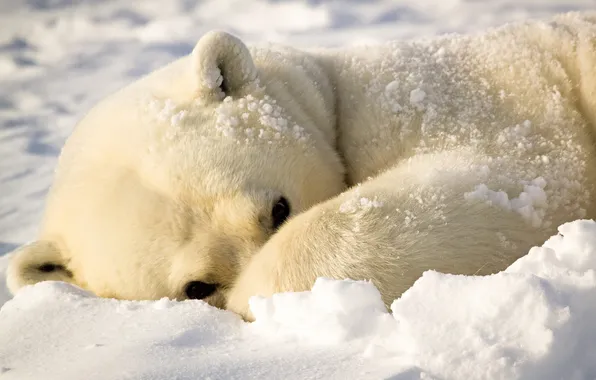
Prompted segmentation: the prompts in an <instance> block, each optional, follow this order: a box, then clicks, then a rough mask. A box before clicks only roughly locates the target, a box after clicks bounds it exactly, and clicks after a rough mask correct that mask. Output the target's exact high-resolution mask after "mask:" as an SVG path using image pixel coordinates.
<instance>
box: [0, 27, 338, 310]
mask: <svg viewBox="0 0 596 380" xmlns="http://www.w3.org/2000/svg"><path fill="white" fill-rule="evenodd" d="M333 109H334V105H333V96H332V90H331V85H330V84H329V83H328V80H327V77H326V75H325V74H324V70H323V69H321V67H320V65H319V64H318V63H317V62H316V61H315V60H314V59H313V58H311V57H309V56H308V55H307V54H306V53H301V52H297V51H291V50H287V49H281V50H275V48H271V47H270V48H268V49H266V50H265V49H261V50H259V49H254V50H252V51H249V49H248V48H247V47H246V46H245V45H244V44H243V43H242V42H241V41H240V40H238V39H237V38H235V37H233V36H231V35H229V34H226V33H223V32H211V33H209V34H207V35H205V36H204V37H203V38H201V40H200V41H199V42H198V43H197V45H196V47H195V48H194V50H193V52H192V54H190V55H189V56H187V57H184V58H182V59H180V60H178V61H175V62H173V63H172V64H170V65H168V66H166V67H164V68H162V69H160V70H158V71H156V72H153V73H151V74H150V75H148V76H147V77H145V78H143V79H141V80H139V81H138V82H136V83H134V84H132V85H130V86H128V87H126V88H124V89H123V90H120V91H119V92H117V93H115V94H113V95H111V96H109V97H108V98H106V99H105V100H104V101H102V102H101V103H100V104H98V105H97V106H96V107H94V108H93V109H92V110H91V111H90V112H89V113H88V114H87V115H86V116H85V117H84V118H83V120H82V121H81V122H80V123H79V125H78V126H77V128H76V129H75V131H74V132H73V134H72V135H71V137H70V138H69V139H68V141H67V142H66V144H65V146H64V149H63V151H62V154H61V157H60V160H59V163H58V170H57V172H56V176H55V179H54V184H53V186H52V189H51V191H50V194H49V196H48V200H47V207H46V210H45V216H44V220H43V224H42V226H41V231H40V235H39V239H38V240H37V241H34V242H32V243H30V244H28V245H25V246H23V247H21V248H19V249H18V250H17V251H16V252H15V253H14V256H13V258H12V260H11V264H10V267H9V273H8V283H9V287H10V289H11V290H12V291H13V292H15V291H16V290H17V289H19V288H20V287H22V286H25V285H28V284H33V283H36V282H39V281H43V280H61V281H67V282H71V283H73V284H76V285H78V286H80V287H82V288H85V289H88V290H90V291H92V292H94V293H96V294H98V295H100V296H106V297H114V298H121V299H157V298H160V297H171V298H178V299H181V298H201V299H205V300H207V301H208V302H210V303H212V304H214V305H217V306H222V305H223V301H224V297H225V293H226V290H227V289H228V288H229V287H230V285H231V283H232V282H233V281H234V279H235V278H236V276H237V274H238V272H239V271H240V269H241V268H242V267H243V266H244V265H245V263H246V262H247V260H248V259H249V258H250V257H251V255H252V254H253V253H254V252H255V251H256V250H258V249H259V248H260V247H261V246H262V245H263V244H264V243H265V242H266V241H267V240H268V238H269V237H270V236H271V235H272V234H273V233H274V232H275V231H276V229H277V228H278V227H279V226H280V225H281V224H282V223H284V221H285V220H286V219H287V218H289V217H291V216H292V215H295V214H297V213H300V212H301V211H303V210H306V209H307V208H309V207H311V206H312V205H313V204H315V203H318V202H320V201H323V200H325V199H328V198H330V197H332V196H334V195H336V194H338V193H339V192H341V191H342V190H343V189H344V184H343V169H342V164H341V162H340V159H339V157H338V156H337V154H336V152H335V149H334V144H335V132H334V115H333Z"/></svg>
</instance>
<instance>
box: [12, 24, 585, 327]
mask: <svg viewBox="0 0 596 380" xmlns="http://www.w3.org/2000/svg"><path fill="white" fill-rule="evenodd" d="M595 21H596V18H595V16H594V15H593V14H567V15H561V16H559V17H557V18H555V19H553V20H551V21H550V22H527V23H524V24H517V25H509V26H504V27H502V28H499V29H496V30H491V31H487V32H485V33H482V34H478V35H474V36H445V37H441V38H436V39H432V40H428V41H410V42H391V43H387V44H384V45H380V46H375V47H366V48H351V49H334V50H311V51H298V50H295V49H291V48H286V47H279V46H269V45H267V46H261V47H252V48H250V49H247V48H246V47H245V46H244V44H243V43H242V42H241V41H239V40H238V39H236V38H235V37H232V36H230V35H228V34H225V33H210V34H208V35H206V36H205V37H203V38H202V39H201V40H200V41H199V43H198V44H197V47H196V48H195V50H194V52H193V54H192V55H190V56H189V57H185V58H182V59H180V60H178V61H176V62H174V63H172V64H171V65H169V66H167V67H165V68H163V69H161V70H159V71H157V72H154V73H152V74H150V75H149V76H148V77H146V78H144V79H142V80H140V81H139V82H137V83H135V84H133V85H131V86H129V87H127V88H125V89H123V90H122V91H120V92H119V93H117V94H114V95H112V96H111V97H109V98H107V99H106V100H104V101H103V102H102V103H100V104H99V105H98V106H96V107H95V108H94V109H93V110H92V111H91V112H90V113H89V114H88V115H87V116H86V117H85V118H84V119H83V120H82V121H81V123H80V124H79V125H78V127H77V128H76V130H75V132H74V133H73V135H72V136H71V137H70V139H69V140H68V142H67V144H66V146H65V148H64V151H63V153H62V156H61V159H60V163H59V171H58V173H57V176H56V179H55V182H54V186H53V188H52V191H51V193H50V195H49V199H48V206H47V210H46V214H45V218H44V222H43V224H42V229H41V234H40V236H39V239H38V243H37V244H38V245H36V244H33V245H32V246H33V247H44V246H51V247H53V248H52V252H53V253H52V255H48V254H44V255H41V254H40V253H39V252H40V250H39V249H29V248H27V247H25V248H23V249H21V250H20V251H19V253H18V254H17V255H16V258H15V259H14V260H13V262H12V264H11V268H10V273H9V285H10V287H11V289H12V290H13V291H16V290H17V289H18V288H19V287H21V286H24V285H26V284H31V283H35V282H38V281H41V280H44V279H46V278H49V277H48V274H47V273H44V272H40V271H38V270H36V268H38V267H39V266H40V265H42V264H44V263H46V262H52V263H55V264H58V265H62V266H63V267H64V272H63V273H62V274H61V273H53V274H52V276H62V277H61V278H66V279H67V280H68V281H71V282H74V283H76V284H78V285H80V286H82V287H84V288H87V289H89V290H91V291H93V292H95V293H97V294H99V295H102V296H113V297H117V298H131V299H147V298H159V297H162V296H170V297H178V298H181V297H183V288H184V285H185V284H186V283H187V282H188V281H205V282H211V283H218V284H220V288H219V291H218V292H217V294H215V295H214V296H212V297H210V298H209V299H207V301H208V302H210V303H212V304H214V305H217V306H224V304H226V306H227V307H228V308H230V309H232V310H234V311H236V312H238V313H240V314H242V315H243V316H244V317H245V318H247V319H250V318H251V315H250V313H249V311H248V299H249V297H250V296H251V295H256V294H260V295H270V294H272V293H274V292H279V291H288V290H293V291H298V290H306V289H309V288H310V287H311V286H312V284H313V282H314V279H315V278H316V277H319V276H328V277H335V278H345V277H350V278H353V279H372V280H373V281H374V282H375V284H376V285H377V287H378V288H379V289H380V290H381V292H382V294H383V298H384V301H385V302H387V303H389V302H390V301H391V300H393V299H394V298H395V297H398V296H399V295H400V294H401V293H402V292H403V291H404V290H406V289H407V288H408V287H409V286H410V285H411V284H412V282H413V281H415V279H416V278H417V277H418V276H419V275H420V274H421V273H422V271H424V270H426V269H437V270H441V271H445V272H450V273H463V274H486V273H492V272H495V271H498V270H502V269H504V268H505V267H507V266H508V265H509V264H510V263H511V262H513V261H514V260H515V259H516V258H518V257H519V256H521V255H522V254H524V253H525V252H527V250H528V248H529V247H531V246H532V245H535V244H538V243H539V242H541V241H544V239H545V238H546V237H548V236H549V235H551V234H552V233H553V232H554V231H555V228H556V226H557V225H559V224H561V223H563V222H566V221H569V220H573V219H577V218H582V217H590V218H592V217H594V213H595V210H594V207H595V205H594V202H593V200H592V197H593V194H595V190H596V189H594V184H595V179H594V175H595V173H596V171H595V170H594V169H592V168H593V167H594V159H596V152H594V143H593V133H594V129H593V128H594V126H595V125H596V94H595V91H596V69H594V67H596V49H595V46H596V44H595V42H596V25H595ZM224 92H225V93H224ZM224 96H227V97H226V98H225V99H224ZM340 158H341V160H340ZM344 170H345V172H344ZM344 182H346V183H344ZM346 184H347V185H348V186H355V185H357V186H355V187H352V188H351V189H350V190H349V191H347V192H345V193H342V194H340V193H341V192H342V191H344V190H345V186H346ZM358 184H359V185H358ZM338 194H340V195H338ZM280 195H284V196H285V197H287V198H288V200H289V201H290V205H291V207H292V213H293V215H297V216H296V217H294V218H293V219H291V220H290V221H288V222H287V223H286V224H285V225H284V226H283V227H282V228H281V230H280V231H279V232H277V233H275V234H273V235H272V233H273V231H272V230H271V229H270V228H268V223H269V222H268V216H269V214H268V213H270V209H271V206H272V203H273V202H274V201H275V199H277V197H278V196H280ZM321 202H322V203H321ZM313 206H314V207H313ZM303 211H304V212H303ZM271 235H272V237H271V239H270V236H271ZM266 242H267V243H266ZM49 243H51V244H49ZM265 243H266V244H265ZM263 244H265V246H264V247H263V248H262V249H261V247H262V246H263ZM50 256H51V260H50V259H49V257H50ZM238 275H240V276H239V277H238ZM54 278H55V277H54Z"/></svg>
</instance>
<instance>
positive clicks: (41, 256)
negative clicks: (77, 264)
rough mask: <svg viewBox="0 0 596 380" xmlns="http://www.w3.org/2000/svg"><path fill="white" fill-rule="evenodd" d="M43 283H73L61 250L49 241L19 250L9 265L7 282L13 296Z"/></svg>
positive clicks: (13, 253)
mask: <svg viewBox="0 0 596 380" xmlns="http://www.w3.org/2000/svg"><path fill="white" fill-rule="evenodd" d="M41 281H64V282H71V283H72V281H73V278H72V273H71V272H70V271H69V270H68V269H67V268H66V263H65V261H64V258H63V257H62V254H61V253H60V250H59V249H58V248H57V247H56V245H55V244H54V243H52V242H49V241H44V240H39V241H35V242H33V243H29V244H26V245H23V246H21V247H20V248H17V249H16V250H15V251H13V252H12V257H11V259H10V262H9V264H8V271H7V277H6V282H7V285H8V289H9V290H10V291H11V293H12V294H15V293H16V292H17V290H19V289H20V288H22V287H24V286H26V285H33V284H36V283H38V282H41Z"/></svg>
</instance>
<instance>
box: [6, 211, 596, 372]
mask: <svg viewBox="0 0 596 380" xmlns="http://www.w3.org/2000/svg"><path fill="white" fill-rule="evenodd" d="M595 271H596V222H594V221H588V220H578V221H575V222H572V223H567V224H564V225H562V226H560V227H559V234H558V235H556V236H553V237H552V238H550V239H549V240H548V241H546V242H545V243H544V245H543V246H542V247H535V248H532V249H531V250H530V252H529V254H528V255H527V256H524V257H523V258H521V259H519V260H518V261H517V262H515V263H514V264H513V265H511V266H510V267H509V268H508V269H507V270H506V271H504V272H501V273H498V274H495V275H492V276H460V275H449V274H442V273H437V272H434V271H428V272H426V273H424V275H423V276H422V277H421V278H420V279H419V280H418V281H417V282H416V283H415V284H414V285H413V286H412V288H410V289H409V290H408V291H407V292H405V293H404V294H403V296H402V297H401V298H400V299H398V300H395V301H394V302H393V304H392V305H391V312H389V311H387V309H386V308H385V306H384V305H383V303H382V301H381V296H380V294H379V292H378V291H377V289H376V288H375V287H374V285H373V284H372V283H370V282H366V281H352V280H343V281H338V280H331V279H325V278H319V279H318V280H317V281H316V283H315V284H314V286H313V288H312V290H311V291H308V292H300V293H280V294H275V295H273V296H272V297H270V298H263V297H253V298H252V299H251V301H250V307H251V310H252V312H253V314H254V315H255V317H256V321H255V322H254V323H252V324H248V323H244V322H242V321H241V320H240V318H238V317H237V316H236V315H235V314H233V313H230V312H227V311H222V310H218V309H215V308H212V307H210V306H208V305H207V304H205V303H204V302H202V301H183V302H177V301H172V300H168V299H162V300H159V301H138V302H134V301H117V300H112V299H101V298H96V297H94V296H92V295H91V294H89V293H87V292H85V291H83V290H81V289H79V288H77V287H74V286H71V285H68V284H64V283H59V282H46V283H40V284H37V285H35V286H31V287H27V288H24V289H23V290H22V291H21V292H19V293H18V294H17V296H16V297H15V298H14V299H12V300H10V301H8V302H7V303H6V304H5V305H4V306H3V307H2V309H0V368H1V371H0V374H1V375H2V379H3V380H4V379H39V378H44V379H61V380H64V379H79V378H81V376H82V375H83V374H84V376H85V378H86V379H105V378H109V379H131V378H134V379H155V378H180V379H192V378H212V379H215V378H288V379H291V378H319V379H334V378H337V379H340V378H341V379H345V378H359V379H367V378H374V379H378V378H388V377H391V378H393V379H524V380H525V379H541V380H544V379H546V380H548V379H571V380H580V379H593V378H594V377H595V376H596V328H595V327H594V324H593V321H594V320H595V319H596V275H595V273H596V272H595Z"/></svg>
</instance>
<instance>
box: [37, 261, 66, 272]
mask: <svg viewBox="0 0 596 380" xmlns="http://www.w3.org/2000/svg"><path fill="white" fill-rule="evenodd" d="M62 268H63V267H62V266H61V265H56V264H52V263H46V264H42V265H40V266H39V268H37V269H39V270H40V271H41V272H44V273H50V272H55V271H57V270H59V269H62Z"/></svg>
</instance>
